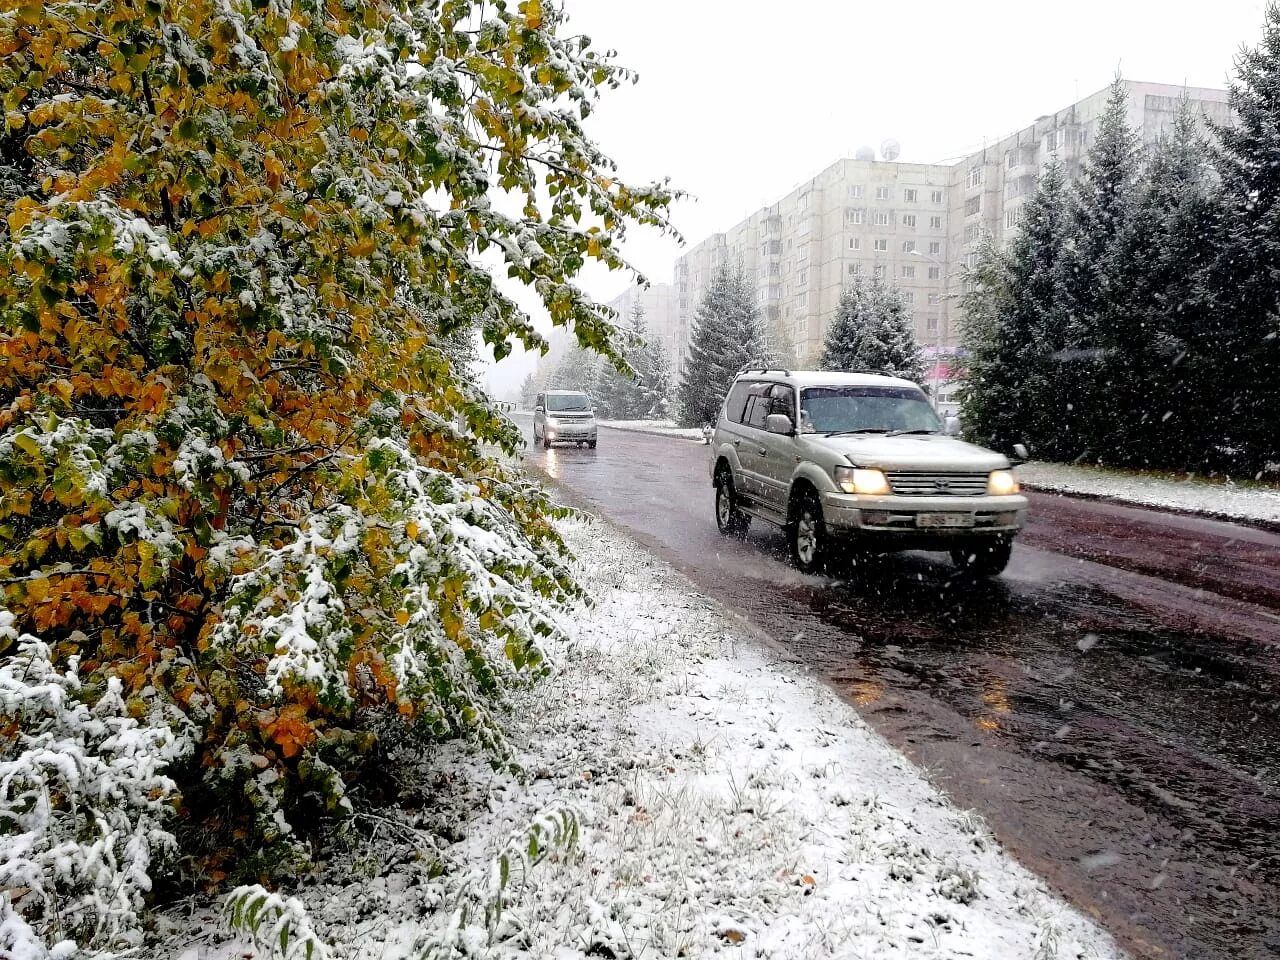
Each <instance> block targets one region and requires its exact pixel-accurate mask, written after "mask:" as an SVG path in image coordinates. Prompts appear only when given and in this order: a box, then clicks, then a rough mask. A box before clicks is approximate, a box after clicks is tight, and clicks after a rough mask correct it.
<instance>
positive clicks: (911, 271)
mask: <svg viewBox="0 0 1280 960" xmlns="http://www.w3.org/2000/svg"><path fill="white" fill-rule="evenodd" d="M915 278H916V268H915V267H903V268H902V279H903V280H914V279H915Z"/></svg>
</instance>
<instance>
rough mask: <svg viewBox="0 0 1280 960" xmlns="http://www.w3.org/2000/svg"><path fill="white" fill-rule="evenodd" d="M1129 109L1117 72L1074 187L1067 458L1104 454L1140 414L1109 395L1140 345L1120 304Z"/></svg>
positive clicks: (1127, 262) (1127, 215) (1131, 203)
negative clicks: (1121, 429)
mask: <svg viewBox="0 0 1280 960" xmlns="http://www.w3.org/2000/svg"><path fill="white" fill-rule="evenodd" d="M1128 112H1129V96H1128V92H1127V89H1126V87H1125V84H1124V81H1123V80H1121V79H1120V78H1119V77H1116V79H1115V80H1114V81H1113V82H1112V84H1111V95H1110V97H1109V98H1108V100H1107V106H1106V109H1105V111H1104V112H1103V114H1102V116H1101V117H1100V118H1099V120H1098V126H1097V131H1096V135H1095V137H1094V141H1093V145H1092V146H1091V147H1090V149H1089V154H1088V156H1087V158H1086V160H1085V163H1084V167H1083V169H1082V171H1081V175H1080V178H1079V181H1078V182H1077V184H1076V189H1075V192H1074V201H1075V202H1074V204H1073V205H1072V217H1071V219H1072V226H1073V230H1072V236H1071V241H1070V243H1069V245H1068V248H1067V249H1068V252H1069V253H1070V258H1069V263H1068V269H1067V272H1066V296H1067V303H1068V306H1069V309H1070V311H1071V316H1070V322H1069V324H1068V328H1067V349H1066V350H1065V351H1064V352H1063V353H1062V355H1061V361H1062V362H1061V368H1060V382H1061V384H1062V388H1063V390H1064V391H1066V390H1068V389H1070V392H1071V393H1072V394H1073V396H1072V399H1071V401H1070V403H1069V404H1068V406H1067V408H1066V410H1065V411H1064V415H1063V416H1062V418H1061V422H1060V431H1061V433H1062V435H1063V436H1062V438H1061V443H1062V447H1063V449H1064V451H1066V453H1067V455H1068V456H1070V458H1071V459H1077V458H1080V457H1086V456H1091V457H1093V458H1095V459H1097V458H1103V457H1105V456H1106V455H1107V454H1108V453H1109V452H1110V451H1113V450H1115V449H1116V447H1117V445H1118V443H1119V441H1120V437H1121V435H1120V434H1119V433H1118V432H1117V430H1116V426H1117V425H1123V424H1125V423H1127V422H1129V421H1130V420H1131V419H1132V418H1135V417H1137V416H1139V415H1140V411H1135V410H1126V409H1122V408H1117V407H1116V405H1115V402H1114V400H1113V398H1112V392H1113V390H1114V388H1115V385H1116V383H1117V382H1118V380H1119V379H1120V378H1122V377H1124V376H1126V375H1127V374H1126V373H1125V370H1126V368H1127V367H1128V365H1129V361H1128V359H1127V355H1128V354H1129V353H1130V352H1131V351H1133V350H1136V349H1138V348H1137V347H1136V346H1135V345H1134V344H1132V343H1131V342H1130V340H1129V335H1130V334H1131V333H1132V331H1133V329H1134V328H1133V325H1132V322H1131V318H1129V317H1128V316H1126V315H1125V311H1124V309H1123V305H1124V304H1125V303H1126V296H1125V294H1126V290H1127V289H1128V287H1129V285H1130V283H1131V282H1132V280H1133V276H1134V271H1135V270H1136V269H1138V268H1139V264H1138V262H1137V261H1136V259H1135V258H1134V257H1133V256H1132V250H1131V248H1130V246H1129V241H1130V239H1131V238H1132V236H1133V234H1132V231H1131V230H1130V222H1131V220H1132V219H1133V215H1134V210H1135V206H1136V194H1137V189H1136V187H1137V182H1138V176H1139V173H1140V172H1141V156H1142V155H1141V143H1140V141H1139V138H1138V135H1137V134H1136V133H1135V132H1134V130H1133V128H1132V127H1130V126H1129V121H1128Z"/></svg>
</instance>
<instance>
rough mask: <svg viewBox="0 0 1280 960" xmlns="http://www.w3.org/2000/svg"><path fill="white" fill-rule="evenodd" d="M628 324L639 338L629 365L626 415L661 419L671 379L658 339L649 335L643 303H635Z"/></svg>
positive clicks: (663, 414)
mask: <svg viewBox="0 0 1280 960" xmlns="http://www.w3.org/2000/svg"><path fill="white" fill-rule="evenodd" d="M631 328H632V332H633V333H634V334H635V335H636V337H637V338H638V340H639V342H640V347H639V349H638V350H637V351H636V354H635V359H634V360H633V361H632V364H631V365H632V367H634V369H635V377H634V379H633V380H632V381H631V390H630V392H629V394H628V416H629V417H631V418H632V419H636V420H661V419H665V418H666V416H667V415H668V413H669V408H670V399H671V398H670V391H671V380H670V376H669V375H668V373H667V358H666V354H665V352H664V351H663V349H662V341H661V340H659V339H658V337H656V336H650V335H649V331H648V328H647V327H646V325H645V314H644V307H643V306H641V304H640V303H638V302H637V303H636V305H635V308H634V309H633V310H632V312H631Z"/></svg>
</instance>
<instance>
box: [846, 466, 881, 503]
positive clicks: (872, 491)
mask: <svg viewBox="0 0 1280 960" xmlns="http://www.w3.org/2000/svg"><path fill="white" fill-rule="evenodd" d="M835 477H836V484H837V486H839V487H840V489H841V490H843V491H844V492H845V493H860V494H865V495H867V496H885V495H886V494H888V493H889V479H888V478H887V477H886V476H885V475H884V471H883V470H864V469H863V468H862V467H836V469H835Z"/></svg>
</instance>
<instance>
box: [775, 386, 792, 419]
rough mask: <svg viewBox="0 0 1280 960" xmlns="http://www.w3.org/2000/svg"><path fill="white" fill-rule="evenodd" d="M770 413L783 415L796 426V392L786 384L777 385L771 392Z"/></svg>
mask: <svg viewBox="0 0 1280 960" xmlns="http://www.w3.org/2000/svg"><path fill="white" fill-rule="evenodd" d="M769 396H770V398H771V402H770V404H769V412H770V413H781V414H783V415H785V416H786V418H787V419H788V420H790V421H791V422H792V424H794V423H795V422H796V392H795V391H794V390H792V389H791V388H790V387H789V386H787V385H786V384H785V383H775V384H774V385H773V389H772V390H771V391H769Z"/></svg>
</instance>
